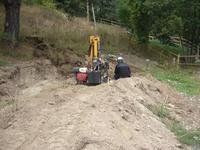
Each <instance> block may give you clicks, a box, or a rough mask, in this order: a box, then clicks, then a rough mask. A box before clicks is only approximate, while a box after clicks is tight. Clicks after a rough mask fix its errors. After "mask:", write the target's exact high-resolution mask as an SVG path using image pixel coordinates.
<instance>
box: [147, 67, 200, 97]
mask: <svg viewBox="0 0 200 150" xmlns="http://www.w3.org/2000/svg"><path fill="white" fill-rule="evenodd" d="M151 73H152V74H153V75H154V76H155V77H156V78H157V79H158V80H160V81H163V82H165V83H167V84H169V85H170V86H172V87H174V88H175V89H177V90H178V91H180V92H182V93H184V94H187V95H190V96H193V95H200V80H199V79H198V78H196V77H195V76H194V75H191V73H189V72H188V71H183V70H180V69H169V68H167V69H160V68H153V69H152V70H151Z"/></svg>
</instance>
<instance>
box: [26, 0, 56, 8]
mask: <svg viewBox="0 0 200 150" xmlns="http://www.w3.org/2000/svg"><path fill="white" fill-rule="evenodd" d="M24 2H25V4H28V5H34V4H38V5H42V6H45V7H48V8H55V3H54V0H24Z"/></svg>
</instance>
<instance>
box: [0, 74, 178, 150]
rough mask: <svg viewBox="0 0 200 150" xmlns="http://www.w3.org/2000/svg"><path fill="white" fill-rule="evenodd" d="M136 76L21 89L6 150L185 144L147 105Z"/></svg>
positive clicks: (163, 149) (0, 142) (4, 139)
mask: <svg viewBox="0 0 200 150" xmlns="http://www.w3.org/2000/svg"><path fill="white" fill-rule="evenodd" d="M137 80H138V78H137V77H133V78H129V79H122V80H118V81H113V82H111V83H109V84H102V85H100V86H94V87H93V86H91V87H87V86H82V85H74V83H73V82H72V81H71V80H67V81H65V82H61V81H49V80H46V81H42V82H39V83H37V84H35V85H34V86H32V87H30V88H26V89H24V90H22V91H21V92H20V95H19V97H18V99H19V104H18V107H19V109H18V111H17V112H16V113H15V116H14V119H13V120H12V121H11V122H10V126H9V127H8V128H6V129H0V149H1V150H12V149H16V150H29V149H30V150H40V149H41V150H43V149H52V150H55V149H58V150H62V149H63V150H64V149H65V150H134V149H136V150H176V149H179V147H180V143H179V142H178V141H177V140H176V137H175V136H174V135H173V133H171V132H170V131H169V130H168V129H167V128H166V126H165V125H164V124H163V123H161V121H160V120H159V118H157V117H156V116H155V115H153V114H152V112H150V111H149V110H148V109H147V108H146V107H145V106H144V105H143V104H141V102H140V101H141V95H144V94H142V93H144V92H143V91H142V90H141V89H140V88H138V87H137Z"/></svg>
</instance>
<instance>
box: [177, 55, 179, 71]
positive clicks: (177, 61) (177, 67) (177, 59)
mask: <svg viewBox="0 0 200 150" xmlns="http://www.w3.org/2000/svg"><path fill="white" fill-rule="evenodd" d="M179 64H180V54H178V56H177V68H178V67H179Z"/></svg>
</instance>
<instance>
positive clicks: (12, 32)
mask: <svg viewBox="0 0 200 150" xmlns="http://www.w3.org/2000/svg"><path fill="white" fill-rule="evenodd" d="M3 4H4V6H5V13H6V15H5V16H6V17H5V27H4V33H5V36H6V39H7V40H8V41H10V42H12V43H13V42H16V41H17V40H18V39H19V30H20V6H21V0H3Z"/></svg>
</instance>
